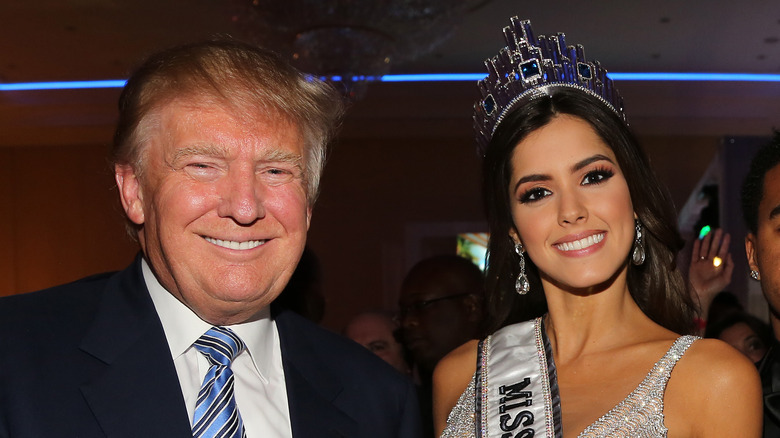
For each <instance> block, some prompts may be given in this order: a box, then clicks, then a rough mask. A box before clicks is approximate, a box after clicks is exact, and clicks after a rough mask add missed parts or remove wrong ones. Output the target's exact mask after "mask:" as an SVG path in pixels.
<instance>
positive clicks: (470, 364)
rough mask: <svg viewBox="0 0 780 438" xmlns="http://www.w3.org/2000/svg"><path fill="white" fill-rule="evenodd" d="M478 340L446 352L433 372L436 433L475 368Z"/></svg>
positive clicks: (438, 431)
mask: <svg viewBox="0 0 780 438" xmlns="http://www.w3.org/2000/svg"><path fill="white" fill-rule="evenodd" d="M478 345H479V341H478V340H472V341H469V342H467V343H465V344H463V345H461V346H460V347H458V348H456V349H455V350H453V351H451V352H450V353H448V354H447V355H446V356H444V358H442V359H441V360H440V361H439V363H438V364H437V365H436V369H435V370H434V372H433V421H434V425H435V429H436V433H437V435H438V434H440V433H441V431H442V430H444V426H445V425H446V423H447V416H448V415H449V413H450V411H451V410H452V408H453V407H455V404H456V403H458V399H459V398H460V395H461V394H462V393H463V391H464V390H465V389H466V387H467V386H468V385H469V383H470V382H471V378H472V377H473V376H474V372H475V371H476V370H477V348H478Z"/></svg>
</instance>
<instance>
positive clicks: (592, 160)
mask: <svg viewBox="0 0 780 438" xmlns="http://www.w3.org/2000/svg"><path fill="white" fill-rule="evenodd" d="M596 161H609V162H610V163H612V164H615V162H614V161H612V159H611V158H609V157H608V156H606V155H602V154H596V155H594V156H592V157H588V158H585V159H584V160H581V161H578V162H577V163H575V164H574V165H573V166H571V171H572V173H574V172H577V171H578V170H582V169H583V168H584V167H585V166H587V165H589V164H591V163H595V162H596Z"/></svg>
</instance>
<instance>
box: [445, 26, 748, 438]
mask: <svg viewBox="0 0 780 438" xmlns="http://www.w3.org/2000/svg"><path fill="white" fill-rule="evenodd" d="M504 32H505V35H506V39H507V43H508V47H507V48H506V49H505V50H502V51H501V52H500V53H499V56H497V57H496V58H493V59H492V60H490V61H489V62H488V63H486V64H487V65H488V69H489V76H488V77H487V78H486V79H485V80H483V81H481V83H480V88H481V91H482V95H483V98H482V100H480V102H478V105H477V106H476V110H475V126H476V128H477V131H478V142H479V143H480V146H481V147H482V149H483V153H484V166H483V178H484V179H483V184H484V196H485V203H486V210H487V214H488V221H489V224H490V242H489V248H488V254H489V255H488V268H487V286H488V296H487V304H488V308H489V312H490V319H489V321H490V324H491V326H490V327H488V329H489V332H494V333H493V335H491V336H489V337H488V338H487V339H485V340H484V341H473V342H470V343H468V344H466V345H464V346H461V347H459V348H458V349H456V350H455V351H454V352H452V353H451V354H449V355H448V356H447V357H445V358H444V359H443V360H442V361H441V362H440V363H439V365H438V366H437V369H436V372H435V375H434V419H435V422H436V429H437V431H438V432H439V433H441V432H442V431H443V435H442V436H445V437H472V436H480V437H502V438H504V437H530V436H536V437H540V436H547V437H560V436H564V437H574V436H587V437H598V436H610V437H618V436H625V437H636V436H652V437H655V436H667V430H668V436H672V437H675V436H679V437H683V436H685V437H687V436H716V435H717V436H740V437H757V436H759V435H760V428H761V424H760V421H761V399H760V386H759V382H758V379H757V375H756V371H755V368H754V367H753V365H752V364H751V363H750V362H749V361H748V360H746V359H745V358H744V357H742V355H740V354H739V353H737V352H736V351H734V350H733V349H731V347H729V346H727V345H725V344H723V343H721V342H719V341H716V340H697V338H694V337H692V336H683V337H681V336H680V335H679V334H680V333H688V332H690V330H691V329H692V321H693V311H692V309H693V308H692V304H691V301H690V297H689V295H688V293H687V290H686V287H685V283H684V281H683V279H682V276H681V275H680V273H679V272H678V271H677V269H676V268H675V264H674V261H675V255H676V253H677V251H678V250H679V248H680V247H681V246H682V244H681V239H680V237H679V235H678V233H677V231H676V228H675V217H674V210H673V208H672V205H671V202H670V201H669V197H668V195H667V194H666V193H665V192H664V191H663V190H661V189H660V188H659V184H658V181H657V179H656V177H655V176H654V174H653V172H652V171H651V170H650V168H649V166H648V162H647V159H646V157H645V155H644V153H643V152H642V151H641V149H640V148H639V147H638V145H637V144H636V142H635V140H634V138H633V136H632V135H631V133H630V132H629V130H628V128H627V125H626V123H625V118H624V115H623V113H622V100H621V99H620V96H619V94H617V92H616V91H615V90H614V89H613V88H612V83H611V80H609V78H608V77H607V76H606V72H605V71H604V70H603V69H602V68H601V67H600V65H599V64H598V63H589V62H586V61H585V59H584V55H583V50H582V48H581V47H578V48H570V47H567V46H566V45H565V42H564V37H563V35H562V34H559V35H557V36H553V37H549V38H547V37H544V36H539V37H538V38H536V37H535V36H534V35H533V32H532V30H531V27H530V23H529V22H527V21H519V20H517V19H516V18H514V19H512V26H511V27H508V28H506V29H505V31H504ZM496 330H497V331H496ZM667 381H668V384H667ZM726 413H727V415H726ZM445 428H446V430H445Z"/></svg>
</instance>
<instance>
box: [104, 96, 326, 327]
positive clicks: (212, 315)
mask: <svg viewBox="0 0 780 438" xmlns="http://www.w3.org/2000/svg"><path fill="white" fill-rule="evenodd" d="M158 115H159V123H157V124H155V125H154V126H152V127H151V128H150V135H149V136H148V138H149V141H148V142H147V144H146V145H145V146H144V147H145V153H146V156H145V161H144V163H145V164H144V166H145V167H144V172H143V173H142V175H141V176H139V174H138V172H136V170H135V169H133V168H131V167H130V166H117V169H116V177H117V184H118V186H119V188H120V192H121V197H122V203H123V206H124V208H125V210H126V212H127V215H128V217H129V218H130V220H132V221H133V222H134V223H136V224H139V225H142V227H141V229H140V231H139V233H138V239H139V242H140V244H141V248H142V249H143V252H144V254H145V255H146V257H147V259H148V260H149V263H150V265H151V267H152V269H153V271H154V272H155V275H156V276H157V278H158V280H159V281H160V283H161V284H162V285H163V286H164V287H165V288H166V289H167V290H168V291H169V292H170V293H171V294H173V295H174V296H175V297H176V298H178V299H179V300H180V301H181V302H183V303H184V304H185V305H187V306H188V307H190V308H191V309H192V310H193V311H194V312H195V313H197V314H198V316H200V317H201V318H202V319H203V320H205V321H208V322H210V323H212V324H220V325H227V324H235V323H239V322H244V321H248V320H251V319H252V318H253V317H254V316H255V315H256V314H257V312H258V311H260V310H261V309H263V308H264V307H266V306H268V305H269V304H270V303H271V301H273V300H274V299H275V298H276V297H277V296H278V295H279V293H280V292H281V291H282V289H283V288H284V286H285V284H286V283H287V281H288V280H289V278H290V276H291V275H292V273H293V271H294V269H295V266H296V264H297V262H298V260H299V258H300V256H301V252H302V251H303V248H304V244H305V241H306V232H307V230H308V227H309V219H310V214H311V210H310V208H309V206H308V204H307V200H306V190H305V187H304V170H305V169H304V160H303V155H304V143H303V137H302V135H301V132H300V130H299V129H298V128H297V127H296V126H294V125H292V124H290V123H287V122H286V121H284V120H280V119H279V118H278V117H268V116H267V115H265V114H254V115H252V117H248V115H243V116H242V117H241V118H238V117H236V116H235V113H234V112H231V111H228V110H226V109H225V108H223V107H221V106H220V105H214V104H210V105H204V104H198V103H197V102H192V101H186V100H179V101H174V102H172V103H170V104H167V105H165V106H164V107H162V108H161V109H159V110H158ZM250 115H251V114H250Z"/></svg>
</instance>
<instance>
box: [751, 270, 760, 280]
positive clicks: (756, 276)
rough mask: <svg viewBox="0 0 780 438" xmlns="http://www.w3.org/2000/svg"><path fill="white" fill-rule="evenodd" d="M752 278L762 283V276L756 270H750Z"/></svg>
mask: <svg viewBox="0 0 780 438" xmlns="http://www.w3.org/2000/svg"><path fill="white" fill-rule="evenodd" d="M750 278H752V279H753V280H756V281H761V274H759V273H758V271H756V270H755V269H751V270H750Z"/></svg>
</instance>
